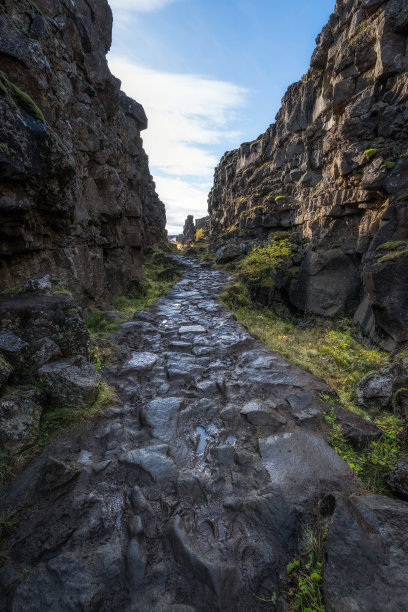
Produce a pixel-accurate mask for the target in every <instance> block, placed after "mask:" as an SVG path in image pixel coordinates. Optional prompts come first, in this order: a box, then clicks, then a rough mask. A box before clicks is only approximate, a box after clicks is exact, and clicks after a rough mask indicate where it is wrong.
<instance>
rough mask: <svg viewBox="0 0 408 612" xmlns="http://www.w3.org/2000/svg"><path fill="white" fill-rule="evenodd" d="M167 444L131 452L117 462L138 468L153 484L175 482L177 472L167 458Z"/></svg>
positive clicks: (173, 464) (172, 462)
mask: <svg viewBox="0 0 408 612" xmlns="http://www.w3.org/2000/svg"><path fill="white" fill-rule="evenodd" d="M168 448H169V447H168V446H167V444H158V445H156V446H149V447H148V448H141V449H138V450H132V451H129V452H127V453H125V454H124V455H121V456H120V457H119V462H120V463H123V464H125V465H128V466H134V467H139V468H141V469H142V470H144V471H145V472H147V473H148V474H149V476H150V477H151V478H152V479H153V480H154V482H159V481H164V480H177V476H178V470H177V468H176V465H175V463H174V461H172V459H170V458H169V457H167V451H168Z"/></svg>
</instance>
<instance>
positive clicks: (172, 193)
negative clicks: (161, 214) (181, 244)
mask: <svg viewBox="0 0 408 612" xmlns="http://www.w3.org/2000/svg"><path fill="white" fill-rule="evenodd" d="M155 182H156V187H157V192H158V193H159V194H160V196H161V197H162V199H163V200H165V202H166V213H167V229H168V232H169V234H179V233H180V232H181V229H182V225H183V223H184V220H185V218H186V217H187V215H194V217H196V218H197V219H199V218H201V217H205V215H206V214H207V196H208V192H209V191H210V189H211V184H210V183H202V184H200V183H198V184H197V183H188V182H187V181H183V180H182V179H180V178H168V177H163V176H156V177H155Z"/></svg>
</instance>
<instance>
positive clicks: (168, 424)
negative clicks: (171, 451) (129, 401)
mask: <svg viewBox="0 0 408 612" xmlns="http://www.w3.org/2000/svg"><path fill="white" fill-rule="evenodd" d="M184 403H185V400H184V399H183V398H180V397H164V398H158V399H155V400H153V401H151V402H149V403H148V404H147V405H146V406H145V407H144V409H143V412H142V418H143V421H144V423H146V425H149V426H150V427H151V428H152V430H153V435H154V437H155V438H158V439H159V440H163V442H169V441H170V440H171V439H172V438H173V437H174V436H175V434H176V428H177V420H178V415H179V412H180V410H181V408H182V406H183V405H184Z"/></svg>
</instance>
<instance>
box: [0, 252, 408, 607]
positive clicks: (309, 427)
mask: <svg viewBox="0 0 408 612" xmlns="http://www.w3.org/2000/svg"><path fill="white" fill-rule="evenodd" d="M185 263H186V265H187V268H186V271H185V273H184V275H183V278H182V280H181V281H180V282H178V283H177V284H176V285H175V286H174V288H173V289H172V290H171V291H170V293H169V294H168V295H167V297H166V298H163V299H161V300H160V301H159V302H158V304H157V305H156V306H155V307H154V308H152V309H151V310H150V311H149V312H139V313H137V315H136V316H135V318H134V320H133V321H131V322H129V323H126V324H124V326H123V329H122V330H121V332H119V333H118V334H117V335H116V338H115V340H116V341H117V342H118V343H119V346H120V353H119V357H118V361H117V363H115V364H114V366H112V367H111V368H110V369H109V370H107V371H106V373H105V374H106V376H107V378H108V379H109V381H110V382H111V383H112V384H113V385H114V386H115V387H116V388H117V390H118V396H119V398H120V403H119V404H118V405H117V406H115V407H113V408H112V409H110V411H109V412H108V414H107V416H106V418H104V419H103V420H101V421H100V422H98V423H94V424H92V426H90V427H89V428H87V429H86V430H82V431H80V432H77V433H75V434H72V433H71V434H69V435H67V436H65V437H64V438H62V439H60V440H59V441H58V442H56V443H54V444H52V445H50V447H49V448H48V449H47V450H46V452H45V453H44V454H43V456H41V457H39V458H38V459H37V460H36V461H34V462H33V463H32V464H31V465H30V466H29V468H27V469H26V470H25V471H24V472H23V473H22V474H21V475H20V476H19V477H18V478H17V479H16V480H15V481H14V482H13V483H12V484H11V485H10V487H9V490H8V492H7V494H6V496H5V498H4V500H3V502H2V508H1V509H2V511H3V512H7V511H9V510H10V509H13V510H14V509H17V511H18V526H17V530H16V532H15V533H14V534H12V535H11V536H10V538H9V541H8V546H9V552H8V557H7V561H6V563H5V565H4V566H3V568H2V570H1V573H0V584H1V589H2V590H1V594H2V597H1V601H2V606H1V610H13V612H14V611H15V612H23V611H24V612H30V611H33V612H34V611H35V612H45V611H52V612H66V611H75V612H77V611H78V612H79V611H86V612H88V611H93V610H104V611H114V610H115V611H116V610H124V611H129V612H131V611H132V612H133V611H135V612H150V611H153V612H159V611H163V612H164V611H170V612H193V611H204V612H205V611H208V612H210V611H213V610H226V611H231V612H232V611H234V612H235V611H242V612H249V611H256V610H275V609H278V610H285V609H286V607H285V603H284V596H283V592H284V590H285V588H286V579H287V577H286V564H287V563H288V562H290V561H292V560H293V558H294V557H295V555H296V554H297V552H298V550H299V547H301V546H302V544H301V542H302V537H303V535H304V531H305V529H306V528H308V527H311V526H315V524H316V521H317V520H318V517H320V519H319V520H320V521H323V522H325V524H328V522H329V521H331V523H330V529H329V535H328V539H327V549H326V573H325V595H326V599H327V604H328V606H327V609H332V610H334V609H336V610H337V611H338V612H339V611H341V610H367V611H368V610H370V611H371V612H372V611H374V612H375V610H394V609H407V605H406V604H407V600H406V597H407V595H406V593H407V584H406V582H407V579H406V578H405V582H404V578H403V575H404V574H403V570H401V568H400V569H399V570H398V564H399V560H401V559H402V558H403V557H401V555H406V553H407V550H406V547H407V544H406V541H405V539H404V538H400V539H399V540H398V541H396V538H395V533H394V531H393V530H392V528H391V527H389V523H390V517H392V520H393V521H394V523H395V521H397V522H398V521H399V524H400V525H401V524H405V525H406V523H407V518H406V516H405V515H406V512H405V508H406V505H405V504H403V503H400V502H394V501H392V500H387V499H386V498H382V497H380V496H375V495H357V493H358V492H359V489H360V484H359V482H358V481H356V480H355V479H354V478H353V476H352V474H351V472H350V471H349V469H348V467H347V466H346V464H345V463H344V462H343V461H342V460H341V458H340V457H338V455H337V454H336V453H335V452H334V451H333V450H332V449H331V448H330V447H329V446H328V444H327V443H326V441H325V439H324V432H323V425H322V418H321V412H322V410H323V409H324V406H323V404H322V403H321V401H320V399H319V393H321V392H322V391H327V388H326V386H325V384H324V383H323V382H322V381H320V380H318V379H317V378H315V377H314V376H312V375H311V374H309V373H307V372H305V371H302V370H300V369H298V368H296V367H293V366H291V365H289V364H288V363H287V362H285V361H284V360H283V359H282V358H281V357H280V356H279V355H277V354H275V353H271V352H270V351H268V350H266V349H265V348H264V347H263V346H262V345H260V344H259V343H257V342H256V341H255V340H254V339H253V338H252V337H251V336H250V335H249V334H248V333H247V332H246V331H245V330H244V329H243V328H242V327H241V326H240V325H239V324H238V323H237V322H236V321H235V320H234V319H233V317H232V315H231V314H230V313H228V312H227V311H226V310H225V309H224V308H223V307H222V306H221V305H220V304H219V302H218V296H219V293H220V292H221V290H222V288H223V286H224V285H225V282H226V278H225V276H224V275H223V273H221V272H219V271H215V270H212V269H209V268H205V267H203V266H201V265H199V264H196V263H193V262H189V261H187V260H186V261H185ZM404 512H405V515H404ZM404 521H405V523H404ZM383 524H384V525H388V527H387V529H388V532H387V533H388V536H387V534H386V529H385V528H384V529H383V527H382V525H383ZM339 534H340V535H339ZM391 536H392V546H393V548H392V551H393V553H392V554H391V555H390V553H389V550H388V548H389V540H390V538H391ZM387 537H388V539H387ZM398 547H399V548H398ZM390 550H391V549H390ZM396 551H397V552H396ZM359 555H360V557H359ZM361 555H363V557H364V558H363V561H362V559H361ZM381 556H382V557H384V559H385V560H384V561H382V560H381ZM385 557H386V558H385ZM361 563H363V566H364V568H365V570H364V571H365V572H366V573H367V572H368V573H369V574H370V576H371V578H372V579H374V576H375V580H377V582H378V581H379V584H380V587H381V588H379V593H377V592H375V590H374V592H373V590H372V588H371V586H370V584H371V583H370V581H369V580H368V581H367V580H366V578H365V574H364V576H362V575H361ZM382 563H384V567H383V565H382ZM347 564H348V567H349V568H350V572H354V575H353V580H351V578H350V577H349V575H348V574H347V573H346V574H344V567H345V566H347ZM353 564H357V566H358V564H359V567H360V574H358V569H357V570H356V569H353V568H354V565H353ZM390 571H391V572H393V576H394V578H393V580H394V583H391V582H390V579H389V572H390ZM342 572H343V573H342ZM370 572H371V573H370ZM353 581H354V582H353ZM352 582H353V585H352ZM390 592H392V597H393V600H392V607H389V606H390ZM370 598H371V600H370ZM404 598H405V599H404ZM363 602H367V606H365V604H364V603H363ZM275 604H276V606H275ZM394 604H398V605H397V607H395V606H394ZM330 606H331V607H330Z"/></svg>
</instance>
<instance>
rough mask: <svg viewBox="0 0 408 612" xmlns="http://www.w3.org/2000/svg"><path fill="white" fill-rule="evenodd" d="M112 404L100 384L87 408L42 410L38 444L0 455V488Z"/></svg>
mask: <svg viewBox="0 0 408 612" xmlns="http://www.w3.org/2000/svg"><path fill="white" fill-rule="evenodd" d="M114 401H115V393H114V390H113V389H112V387H110V386H109V385H108V384H107V383H105V382H101V384H100V386H99V393H98V397H97V398H96V400H95V402H94V403H93V404H92V405H91V406H89V407H87V408H66V407H58V408H53V409H50V410H45V411H44V412H43V415H42V417H41V424H40V432H39V436H38V439H37V441H36V442H35V444H33V446H31V447H30V448H28V449H26V450H24V451H22V452H21V453H19V454H18V455H10V454H9V453H5V452H4V453H0V488H1V487H3V486H4V485H5V484H6V483H7V482H8V480H9V479H10V478H12V477H13V476H15V474H16V473H17V472H18V471H19V470H20V469H22V468H23V467H24V465H26V464H27V463H28V462H29V461H31V459H33V458H34V457H35V456H36V455H38V454H39V453H40V452H41V451H42V450H43V448H44V447H45V446H46V445H47V444H49V442H51V441H52V440H54V439H56V438H57V437H58V436H60V435H61V434H62V433H65V432H67V431H70V430H73V429H76V428H77V427H79V426H83V425H85V424H86V423H89V422H90V421H91V420H92V419H94V418H97V417H100V416H102V415H103V414H104V412H105V410H106V408H108V407H109V406H111V405H112V404H113V403H114Z"/></svg>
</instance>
